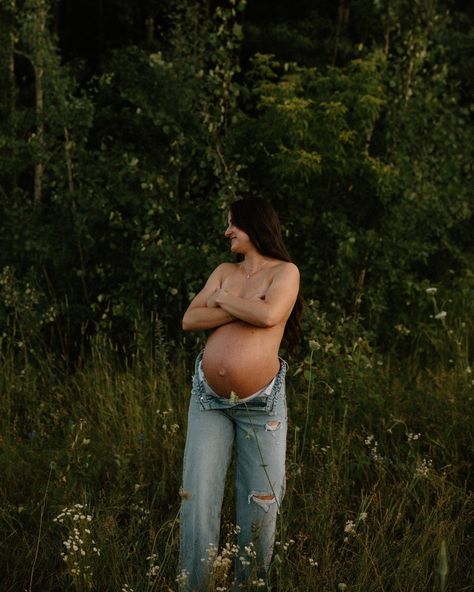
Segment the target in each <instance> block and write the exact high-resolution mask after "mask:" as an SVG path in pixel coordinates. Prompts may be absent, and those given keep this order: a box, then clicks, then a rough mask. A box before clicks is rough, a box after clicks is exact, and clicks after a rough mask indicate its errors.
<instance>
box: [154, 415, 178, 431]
mask: <svg viewBox="0 0 474 592" xmlns="http://www.w3.org/2000/svg"><path fill="white" fill-rule="evenodd" d="M156 414H157V415H158V417H160V418H161V420H162V422H163V423H162V424H161V429H162V430H163V431H164V432H166V433H168V434H175V433H176V432H177V431H178V430H179V424H177V423H171V424H170V423H168V421H169V418H168V415H169V414H170V411H169V410H167V411H161V410H160V409H157V410H156Z"/></svg>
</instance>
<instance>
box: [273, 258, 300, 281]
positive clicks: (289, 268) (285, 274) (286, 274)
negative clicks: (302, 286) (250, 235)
mask: <svg viewBox="0 0 474 592" xmlns="http://www.w3.org/2000/svg"><path fill="white" fill-rule="evenodd" d="M273 279H274V280H275V279H278V280H279V279H282V280H287V281H296V280H297V281H299V279H300V270H299V269H298V267H297V266H296V265H295V264H294V263H292V262H290V261H281V262H280V263H278V264H277V265H275V275H274V276H273Z"/></svg>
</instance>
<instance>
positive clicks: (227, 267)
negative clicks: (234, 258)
mask: <svg viewBox="0 0 474 592" xmlns="http://www.w3.org/2000/svg"><path fill="white" fill-rule="evenodd" d="M237 267H238V265H237V264H236V263H229V262H224V263H221V264H220V265H218V266H217V267H216V268H215V269H214V271H213V272H212V274H213V275H214V274H215V275H218V276H219V277H225V276H227V275H229V274H230V273H234V272H235V270H236V269H237Z"/></svg>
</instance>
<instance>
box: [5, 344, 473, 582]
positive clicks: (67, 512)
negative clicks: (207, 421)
mask: <svg viewBox="0 0 474 592" xmlns="http://www.w3.org/2000/svg"><path fill="white" fill-rule="evenodd" d="M308 352H309V353H308V355H307V356H306V357H305V358H304V359H303V358H301V359H298V360H294V361H293V362H292V364H291V369H290V373H289V375H288V408H289V415H290V426H289V437H288V456H287V462H288V465H287V479H288V482H287V494H286V497H285V499H284V503H283V508H282V512H281V514H280V519H279V530H278V535H277V538H278V541H277V546H276V551H275V557H274V561H273V564H272V568H271V574H270V581H271V589H272V590H274V591H283V590H284V591H306V590H308V591H321V592H325V591H328V592H329V591H338V590H346V591H348V592H356V591H357V592H372V591H373V592H382V591H386V592H395V591H400V592H410V591H413V592H415V591H416V592H420V591H425V590H426V591H428V590H429V591H440V592H442V591H456V592H462V591H467V590H472V589H473V587H472V582H473V574H472V566H471V559H472V557H471V553H470V550H471V549H472V547H471V545H472V538H471V539H469V530H468V525H469V521H470V519H472V492H470V491H469V485H468V479H469V469H470V465H469V461H470V458H469V455H470V453H471V452H472V425H473V421H472V420H473V417H472V397H473V391H474V386H473V381H472V378H473V377H472V375H471V374H470V373H469V370H470V368H469V367H467V369H466V367H465V366H464V368H462V367H461V365H459V364H453V363H452V360H450V361H448V360H446V363H443V362H442V361H441V362H439V363H437V364H436V367H431V368H430V369H427V368H423V367H422V364H421V363H420V362H419V361H414V359H413V358H410V359H407V360H405V361H403V362H401V361H395V359H394V357H393V356H389V355H378V354H376V353H374V352H373V351H372V350H371V349H370V348H369V346H368V344H367V342H366V341H365V340H363V339H362V338H360V339H354V340H353V341H351V342H350V343H349V342H347V341H346V345H345V346H344V347H340V345H338V344H337V343H336V342H335V341H334V340H330V339H326V340H325V341H322V342H321V343H318V342H317V341H315V340H313V341H311V342H310V347H309V349H308ZM124 359H125V358H124V356H123V355H121V354H119V353H118V352H117V351H114V349H113V348H111V347H110V346H109V345H108V344H107V342H106V341H105V340H103V341H102V342H100V340H98V341H96V343H95V344H94V345H93V346H92V348H91V353H90V355H88V357H87V361H85V362H83V363H81V364H79V366H78V367H76V368H75V369H74V370H73V371H72V370H70V371H66V370H65V369H64V367H63V366H60V365H58V364H57V363H56V362H54V361H53V360H51V359H49V358H48V356H44V357H43V358H41V359H38V356H36V357H35V356H30V357H29V358H21V360H22V361H21V363H20V362H19V361H18V356H17V355H14V354H13V353H12V352H11V351H10V350H9V349H8V348H7V347H4V349H3V354H2V358H1V368H0V377H1V378H0V381H1V382H0V387H1V403H0V411H1V413H0V421H1V440H0V444H1V448H0V470H1V475H2V478H1V481H0V503H1V506H0V507H1V514H0V516H1V520H0V545H1V550H0V579H1V585H0V589H1V591H2V592H23V591H25V590H26V591H28V592H29V591H35V592H39V591H55V592H56V591H66V590H76V591H86V590H96V591H99V592H108V591H110V592H112V591H113V592H132V591H133V592H151V591H162V590H163V591H167V590H175V589H176V560H177V546H178V527H179V525H178V511H179V504H180V498H179V493H178V492H179V486H180V473H181V457H182V452H183V445H184V438H185V429H186V425H185V424H186V411H187V400H188V398H189V390H190V383H191V358H190V357H189V356H187V357H185V356H184V355H183V353H182V352H179V351H178V352H176V351H173V352H166V351H164V348H163V347H158V348H157V347H154V348H151V347H150V348H147V347H142V348H137V350H136V352H135V353H134V354H129V355H128V361H127V362H125V361H124ZM227 500H228V502H226V504H225V507H224V510H223V538H222V550H221V551H220V554H219V558H218V561H216V567H215V574H214V583H213V585H212V586H211V588H210V590H216V591H218V590H219V591H223V590H227V589H228V585H229V582H230V577H231V573H230V569H229V565H230V563H231V562H230V561H229V559H230V558H231V556H232V554H233V553H234V550H233V548H232V544H233V538H232V533H233V532H234V526H235V525H234V524H233V522H232V489H231V484H229V492H228V495H227ZM470 502H471V506H470V507H469V503H470ZM254 588H255V589H258V588H259V582H258V581H257V580H255V582H254V583H253V584H251V585H249V589H254Z"/></svg>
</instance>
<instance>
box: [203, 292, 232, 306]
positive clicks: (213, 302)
mask: <svg viewBox="0 0 474 592" xmlns="http://www.w3.org/2000/svg"><path fill="white" fill-rule="evenodd" d="M227 294H228V292H227V290H224V289H223V288H217V290H214V292H213V293H212V294H211V295H210V296H209V298H208V299H207V301H206V306H207V308H219V307H220V304H219V302H220V300H221V299H222V298H225V296H226V295H227Z"/></svg>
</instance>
